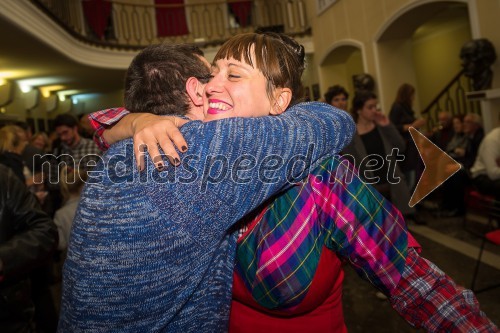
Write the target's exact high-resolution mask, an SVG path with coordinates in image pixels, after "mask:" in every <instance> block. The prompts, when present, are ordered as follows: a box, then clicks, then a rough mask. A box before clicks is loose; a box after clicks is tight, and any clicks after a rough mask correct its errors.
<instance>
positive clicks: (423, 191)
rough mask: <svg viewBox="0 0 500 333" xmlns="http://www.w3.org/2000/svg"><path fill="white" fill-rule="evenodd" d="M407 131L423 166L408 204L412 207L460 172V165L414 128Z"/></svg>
mask: <svg viewBox="0 0 500 333" xmlns="http://www.w3.org/2000/svg"><path fill="white" fill-rule="evenodd" d="M409 131H410V134H411V137H412V138H413V141H414V142H415V145H416V146H417V149H418V152H419V154H420V157H421V158H422V161H424V165H425V168H424V172H423V173H422V176H421V177H420V179H419V181H418V184H417V187H416V188H415V191H414V192H413V195H412V196H411V199H410V202H409V204H408V205H409V206H410V207H413V206H415V205H416V204H417V203H419V202H420V201H421V200H422V199H423V198H425V197H426V196H428V195H429V194H430V193H431V192H432V191H434V190H435V189H436V188H438V187H439V186H440V185H441V184H442V183H444V182H445V181H446V180H447V179H448V178H450V177H451V176H453V175H454V174H455V173H456V172H457V171H458V170H460V163H458V162H457V161H455V160H454V159H453V158H451V157H450V156H449V155H448V154H446V153H445V152H444V151H442V150H441V149H440V148H439V147H438V146H436V145H435V144H434V143H432V141H430V140H429V139H427V137H426V136H425V135H423V134H422V133H420V132H419V131H417V130H416V129H415V128H413V127H410V128H409Z"/></svg>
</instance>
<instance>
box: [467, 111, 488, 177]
mask: <svg viewBox="0 0 500 333" xmlns="http://www.w3.org/2000/svg"><path fill="white" fill-rule="evenodd" d="M464 133H465V135H466V136H467V137H468V138H469V142H470V145H469V149H470V152H469V154H466V155H465V161H464V166H465V168H466V170H469V169H470V168H471V167H472V165H473V164H474V161H475V160H476V156H477V152H478V150H479V145H480V144H481V141H483V138H484V129H483V120H482V119H481V116H480V115H478V114H477V113H468V114H466V115H465V117H464Z"/></svg>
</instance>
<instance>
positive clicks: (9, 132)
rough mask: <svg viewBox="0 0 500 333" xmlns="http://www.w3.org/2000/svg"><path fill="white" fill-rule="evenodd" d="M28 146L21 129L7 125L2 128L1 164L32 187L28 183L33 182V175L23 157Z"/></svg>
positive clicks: (0, 134)
mask: <svg viewBox="0 0 500 333" xmlns="http://www.w3.org/2000/svg"><path fill="white" fill-rule="evenodd" d="M27 144H28V142H27V140H26V137H25V133H24V130H23V129H22V128H21V127H19V126H16V125H7V126H4V127H2V128H0V164H3V165H5V166H6V167H8V168H9V169H11V170H12V172H14V174H15V175H16V176H17V178H18V179H19V180H21V181H22V182H23V183H25V184H26V185H30V184H28V183H27V182H29V181H32V178H31V174H30V172H29V170H28V168H27V167H26V166H25V164H24V161H23V158H22V156H21V154H22V152H23V151H24V148H25V147H26V145H27Z"/></svg>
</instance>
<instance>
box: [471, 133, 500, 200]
mask: <svg viewBox="0 0 500 333" xmlns="http://www.w3.org/2000/svg"><path fill="white" fill-rule="evenodd" d="M470 173H471V176H472V181H473V183H474V185H475V186H477V188H478V190H479V191H480V192H482V193H484V194H488V195H492V196H494V197H495V199H496V200H500V127H496V128H494V129H492V130H491V132H489V133H488V134H486V136H485V137H484V139H483V141H482V142H481V144H480V145H479V151H478V154H477V157H476V161H475V162H474V165H473V166H472V167H471V169H470Z"/></svg>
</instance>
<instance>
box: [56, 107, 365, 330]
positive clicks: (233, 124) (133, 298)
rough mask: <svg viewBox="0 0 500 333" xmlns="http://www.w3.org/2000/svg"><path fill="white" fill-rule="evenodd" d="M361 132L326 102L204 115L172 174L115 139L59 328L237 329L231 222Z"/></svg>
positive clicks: (71, 263) (97, 172)
mask: <svg viewBox="0 0 500 333" xmlns="http://www.w3.org/2000/svg"><path fill="white" fill-rule="evenodd" d="M354 130H355V125H354V123H353V121H352V119H351V117H350V116H349V114H347V113H346V112H344V111H341V110H337V109H334V108H332V107H330V106H329V105H327V104H323V103H315V102H312V103H303V104H299V105H296V106H294V107H292V108H290V109H289V110H288V111H287V112H285V113H284V114H283V115H281V116H279V117H271V116H269V117H262V118H232V119H224V120H220V121H213V122H207V123H203V122H199V121H192V122H189V123H188V124H186V125H184V126H183V127H182V134H183V135H184V137H185V139H186V141H187V143H188V145H189V151H188V152H187V153H186V154H184V155H183V156H182V165H181V166H180V167H177V168H174V167H171V166H169V167H168V168H167V169H166V170H165V171H163V172H157V171H156V170H155V169H154V167H153V163H152V161H151V160H148V161H147V164H148V167H147V169H146V170H145V171H143V172H141V173H139V172H138V171H137V169H136V166H135V160H134V155H133V148H132V141H131V140H124V141H121V142H118V143H116V144H114V145H113V146H112V147H111V148H110V149H109V150H108V152H107V153H106V154H105V155H104V156H103V157H102V160H101V161H100V162H99V163H98V165H97V167H96V168H95V169H94V171H93V172H92V173H91V175H90V181H89V183H88V184H87V185H86V187H85V189H84V192H83V194H82V198H81V201H80V204H79V208H78V210H77V214H76V217H75V220H74V222H73V229H72V233H71V238H70V244H69V250H68V257H67V260H66V262H65V266H64V272H63V274H64V275H63V295H62V304H61V307H62V308H61V314H60V322H59V332H68V333H69V332H71V333H76V332H134V333H135V332H183V333H184V332H224V331H226V330H227V321H228V315H229V307H230V300H231V285H232V272H233V263H234V256H235V249H236V233H235V232H232V229H231V227H232V226H233V225H234V224H235V223H236V222H237V221H238V220H239V219H240V218H241V217H243V216H244V215H245V214H247V213H248V212H250V211H251V210H252V209H254V208H256V207H257V206H258V205H259V204H260V203H262V202H263V201H264V200H266V199H267V198H269V197H270V196H271V195H273V194H274V193H276V192H278V191H280V190H283V189H285V188H287V187H289V186H290V182H291V181H297V180H298V179H300V178H303V177H304V176H305V175H307V170H306V172H301V171H303V168H301V166H302V165H304V164H307V165H310V166H311V167H314V166H316V165H317V164H318V163H319V162H321V161H322V160H323V159H324V158H326V157H327V156H329V155H333V154H335V153H337V152H338V151H340V150H341V149H342V148H343V147H344V146H345V145H346V144H348V143H349V142H350V140H351V138H352V135H353V133H354ZM301 160H302V161H304V160H305V163H302V162H300V161H301ZM294 161H295V163H294ZM297 161H298V162H297ZM292 166H294V167H292Z"/></svg>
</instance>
